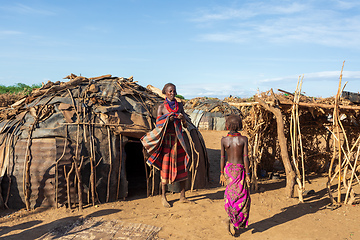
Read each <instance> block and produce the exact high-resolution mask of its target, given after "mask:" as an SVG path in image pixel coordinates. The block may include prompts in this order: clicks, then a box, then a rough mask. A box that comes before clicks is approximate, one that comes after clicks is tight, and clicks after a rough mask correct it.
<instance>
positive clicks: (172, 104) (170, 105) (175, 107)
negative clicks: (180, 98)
mask: <svg viewBox="0 0 360 240" xmlns="http://www.w3.org/2000/svg"><path fill="white" fill-rule="evenodd" d="M164 105H165V107H166V110H168V112H173V113H177V112H178V111H179V104H178V102H177V101H176V100H174V101H169V100H168V99H167V98H166V99H165V101H164Z"/></svg>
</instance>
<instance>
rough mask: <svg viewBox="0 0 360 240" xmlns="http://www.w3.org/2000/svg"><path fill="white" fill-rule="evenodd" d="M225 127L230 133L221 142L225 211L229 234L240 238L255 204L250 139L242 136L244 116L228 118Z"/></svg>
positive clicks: (221, 179)
mask: <svg viewBox="0 0 360 240" xmlns="http://www.w3.org/2000/svg"><path fill="white" fill-rule="evenodd" d="M225 125H226V128H227V129H228V130H229V133H228V134H227V136H226V137H223V138H222V139H221V160H220V171H221V175H220V183H221V184H222V185H224V186H225V185H226V190H225V194H224V199H225V211H226V213H227V214H228V216H229V220H228V221H227V224H228V230H229V232H230V233H231V235H236V234H238V233H239V229H240V228H247V226H248V219H249V211H250V202H251V200H250V192H249V184H250V172H249V159H248V139H247V137H245V136H242V135H241V134H240V133H239V132H238V131H239V130H241V129H242V121H241V118H240V116H238V115H235V114H232V115H230V116H228V117H227V118H226V123H225ZM225 152H226V154H227V162H226V165H225Z"/></svg>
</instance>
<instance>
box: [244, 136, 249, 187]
mask: <svg viewBox="0 0 360 240" xmlns="http://www.w3.org/2000/svg"><path fill="white" fill-rule="evenodd" d="M243 154H244V157H243V159H244V166H245V174H246V177H245V179H246V183H247V185H248V187H250V171H249V156H248V138H247V137H245V143H244V149H243Z"/></svg>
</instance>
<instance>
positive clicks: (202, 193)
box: [0, 131, 360, 240]
mask: <svg viewBox="0 0 360 240" xmlns="http://www.w3.org/2000/svg"><path fill="white" fill-rule="evenodd" d="M202 134H203V137H204V139H205V141H206V146H207V148H208V153H209V157H210V161H211V166H212V167H211V173H210V174H211V183H210V186H209V188H208V189H204V190H199V191H195V192H192V193H190V192H187V196H188V198H189V199H190V200H192V201H193V202H194V204H182V203H179V202H178V199H179V194H178V193H175V194H169V196H168V199H169V200H170V203H171V204H172V205H173V206H172V208H170V209H166V208H164V207H162V205H161V204H160V198H159V196H155V197H150V198H138V199H132V200H126V201H119V202H113V203H107V204H102V205H99V206H98V207H88V208H86V209H84V210H83V212H82V213H80V212H78V210H68V209H65V208H61V209H58V210H55V209H37V210H35V211H33V212H26V211H24V210H21V211H18V212H16V213H10V212H2V217H1V218H0V238H2V239H16V240H21V239H36V238H40V237H43V236H44V235H45V234H46V233H48V232H50V231H52V230H53V231H54V229H55V230H56V231H55V232H56V233H58V234H61V233H64V232H65V231H68V230H69V229H67V228H69V226H71V225H72V224H73V223H75V222H76V221H79V219H82V218H84V217H92V218H91V219H93V220H94V219H95V220H96V221H102V222H109V221H121V222H125V223H128V224H132V223H133V224H139V223H141V224H146V225H151V226H155V227H161V230H160V231H159V233H158V238H161V239H233V237H231V236H230V235H228V233H227V231H226V229H225V226H224V224H223V223H222V220H224V219H225V218H226V213H225V211H224V207H223V194H224V189H225V188H224V187H221V186H219V185H218V183H217V182H218V178H219V158H220V145H219V142H220V138H221V136H224V135H226V132H217V131H202ZM309 179H310V181H311V184H307V186H306V188H307V189H308V190H310V189H313V190H314V191H315V194H313V195H310V196H306V197H305V201H306V202H305V203H303V204H298V200H297V199H286V198H285V197H284V193H283V191H284V189H283V187H284V186H285V179H279V180H268V181H265V182H263V183H262V184H261V185H260V189H261V192H258V193H252V194H251V198H252V204H251V212H250V220H249V228H248V229H247V230H246V231H245V232H244V233H242V234H241V236H240V238H241V239H336V240H338V239H360V227H359V222H358V219H359V216H360V206H359V205H355V206H352V205H349V206H342V207H340V208H338V209H336V210H331V209H328V208H326V206H327V205H328V204H329V199H328V197H327V195H326V191H325V189H324V187H325V182H326V178H325V177H323V176H312V177H310V178H309ZM357 192H358V191H357ZM95 220H94V221H95ZM105 230H106V229H105ZM81 231H83V232H84V234H85V233H86V229H82V230H81ZM77 234H78V235H79V232H78V233H77ZM106 236H107V233H106V231H104V237H106ZM67 239H70V238H67Z"/></svg>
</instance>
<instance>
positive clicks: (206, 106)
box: [184, 97, 241, 131]
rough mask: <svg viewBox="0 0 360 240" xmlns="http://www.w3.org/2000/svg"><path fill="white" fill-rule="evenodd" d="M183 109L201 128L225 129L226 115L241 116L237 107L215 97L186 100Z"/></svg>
mask: <svg viewBox="0 0 360 240" xmlns="http://www.w3.org/2000/svg"><path fill="white" fill-rule="evenodd" d="M184 110H185V113H187V114H188V115H189V116H190V118H191V121H192V123H193V124H194V125H195V126H196V127H197V128H198V129H203V130H218V131H222V130H226V128H225V117H226V116H228V115H230V114H238V115H240V116H241V111H240V110H239V109H238V108H236V107H234V106H230V105H229V104H228V103H226V102H224V101H221V100H220V99H217V98H206V97H202V98H193V99H191V100H189V101H187V102H186V104H185V105H184Z"/></svg>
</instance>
